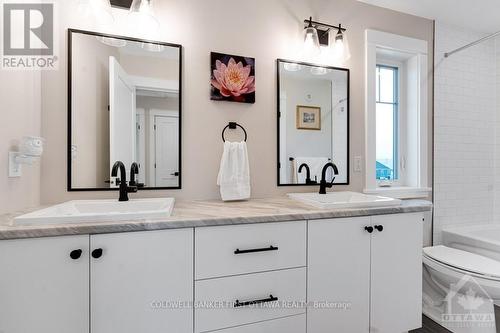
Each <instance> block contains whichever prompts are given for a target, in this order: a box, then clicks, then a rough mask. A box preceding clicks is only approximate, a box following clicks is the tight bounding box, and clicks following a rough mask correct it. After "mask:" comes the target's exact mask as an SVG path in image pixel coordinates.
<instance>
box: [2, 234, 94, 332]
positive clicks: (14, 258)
mask: <svg viewBox="0 0 500 333" xmlns="http://www.w3.org/2000/svg"><path fill="white" fill-rule="evenodd" d="M88 249H89V236H88V235H87V236H68V237H53V238H52V237H51V238H37V239H19V240H3V241H0V332H5V333H30V332H36V333H55V332H64V333H88V331H89V259H88V258H89V251H88Z"/></svg>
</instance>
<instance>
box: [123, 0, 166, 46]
mask: <svg viewBox="0 0 500 333" xmlns="http://www.w3.org/2000/svg"><path fill="white" fill-rule="evenodd" d="M129 25H130V28H131V29H133V31H134V32H137V31H138V29H139V33H140V34H141V35H144V36H148V38H150V39H153V38H158V37H159V36H158V35H159V32H160V22H159V21H158V19H157V18H156V16H155V13H154V9H153V1H152V0H134V1H133V2H132V5H131V6H130V11H129Z"/></svg>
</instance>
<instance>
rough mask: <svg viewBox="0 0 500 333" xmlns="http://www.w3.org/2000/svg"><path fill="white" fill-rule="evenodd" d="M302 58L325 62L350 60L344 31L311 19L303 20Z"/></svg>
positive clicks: (339, 26)
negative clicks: (318, 59) (319, 59)
mask: <svg viewBox="0 0 500 333" xmlns="http://www.w3.org/2000/svg"><path fill="white" fill-rule="evenodd" d="M304 25H305V28H304V49H303V56H304V58H305V60H307V61H311V60H313V61H315V60H316V59H317V58H321V61H325V62H330V61H333V62H339V61H340V62H344V61H346V60H347V59H349V58H350V56H351V54H350V50H349V44H348V42H347V36H346V29H345V28H343V27H342V25H341V24H339V25H338V26H335V25H330V24H326V23H321V22H317V21H313V20H312V17H310V18H309V19H306V20H304Z"/></svg>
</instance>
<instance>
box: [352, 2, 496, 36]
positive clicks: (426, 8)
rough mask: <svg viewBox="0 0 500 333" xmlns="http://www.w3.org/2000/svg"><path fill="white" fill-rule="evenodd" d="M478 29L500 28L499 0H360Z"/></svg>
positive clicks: (485, 30) (491, 29)
mask: <svg viewBox="0 0 500 333" xmlns="http://www.w3.org/2000/svg"><path fill="white" fill-rule="evenodd" d="M358 1H361V2H364V3H368V4H371V5H375V6H379V7H385V8H389V9H392V10H397V11H400V12H404V13H408V14H412V15H416V16H421V17H426V18H429V19H433V20H436V21H441V22H444V23H448V24H452V25H456V26H459V27H464V28H468V29H471V30H473V31H478V32H487V33H493V32H497V31H500V19H499V17H500V14H499V13H500V1H499V0H476V1H473V2H471V1H465V0H358Z"/></svg>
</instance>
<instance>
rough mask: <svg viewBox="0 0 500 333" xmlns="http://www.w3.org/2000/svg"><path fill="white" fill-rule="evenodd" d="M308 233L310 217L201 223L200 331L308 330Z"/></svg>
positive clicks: (198, 255) (198, 264)
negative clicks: (286, 220) (221, 224)
mask: <svg viewBox="0 0 500 333" xmlns="http://www.w3.org/2000/svg"><path fill="white" fill-rule="evenodd" d="M306 234H307V223H306V221H295V222H280V223H260V224H248V225H230V226H220V227H206V228H196V229H195V267H196V274H195V279H196V280H195V304H197V305H199V306H197V308H195V315H194V316H195V333H202V332H213V331H218V330H222V331H221V333H222V332H226V331H225V330H226V329H228V328H233V329H231V330H229V332H262V333H265V332H273V333H282V332H283V333H292V332H297V333H299V332H300V333H305V329H304V330H301V329H300V328H301V327H304V326H305V313H306V308H305V307H304V306H300V305H301V304H302V305H303V303H305V301H306V273H307V271H306V265H307V263H306V251H307V249H306ZM294 302H295V303H298V304H299V305H298V306H286V305H287V304H294ZM266 321H271V322H269V323H264V322H266ZM259 323H261V324H259ZM297 323H299V324H297ZM290 327H293V329H292V330H290Z"/></svg>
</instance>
